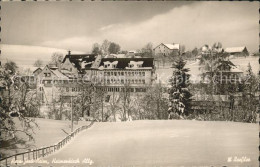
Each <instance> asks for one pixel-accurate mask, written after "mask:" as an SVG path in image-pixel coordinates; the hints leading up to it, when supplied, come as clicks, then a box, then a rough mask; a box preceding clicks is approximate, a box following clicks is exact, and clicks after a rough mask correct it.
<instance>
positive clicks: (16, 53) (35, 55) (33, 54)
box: [0, 44, 85, 68]
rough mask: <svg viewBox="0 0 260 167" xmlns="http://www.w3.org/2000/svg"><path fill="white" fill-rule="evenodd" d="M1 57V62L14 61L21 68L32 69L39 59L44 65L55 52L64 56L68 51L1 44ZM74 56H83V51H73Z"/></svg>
mask: <svg viewBox="0 0 260 167" xmlns="http://www.w3.org/2000/svg"><path fill="white" fill-rule="evenodd" d="M0 49H1V56H0V60H1V61H2V63H5V62H6V61H7V60H12V61H15V62H16V63H17V65H18V66H19V67H21V68H31V67H32V66H33V64H34V62H35V61H36V60H37V59H41V60H42V61H43V63H44V64H46V63H48V62H49V61H50V60H51V55H52V53H54V52H60V53H62V54H63V55H64V56H65V55H66V54H67V52H68V50H65V49H58V48H50V47H43V46H31V45H8V44H1V45H0ZM71 52H72V53H74V54H83V53H85V52H81V51H71Z"/></svg>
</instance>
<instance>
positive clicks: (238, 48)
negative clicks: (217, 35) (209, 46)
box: [225, 46, 246, 53]
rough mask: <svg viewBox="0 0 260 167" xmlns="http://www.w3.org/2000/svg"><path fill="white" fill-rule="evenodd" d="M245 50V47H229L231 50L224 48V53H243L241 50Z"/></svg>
mask: <svg viewBox="0 0 260 167" xmlns="http://www.w3.org/2000/svg"><path fill="white" fill-rule="evenodd" d="M245 48H246V47H245V46H242V47H231V48H226V49H225V52H228V53H235V52H243V50H244V49H245Z"/></svg>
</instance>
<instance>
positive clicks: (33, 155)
mask: <svg viewBox="0 0 260 167" xmlns="http://www.w3.org/2000/svg"><path fill="white" fill-rule="evenodd" d="M32 152H33V160H34V149H33V151H32Z"/></svg>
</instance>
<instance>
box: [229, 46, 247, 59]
mask: <svg viewBox="0 0 260 167" xmlns="http://www.w3.org/2000/svg"><path fill="white" fill-rule="evenodd" d="M225 52H226V53H229V54H230V55H231V56H235V57H246V56H249V52H248V50H247V48H246V47H245V46H243V47H231V48H226V49H225Z"/></svg>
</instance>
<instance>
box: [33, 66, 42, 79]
mask: <svg viewBox="0 0 260 167" xmlns="http://www.w3.org/2000/svg"><path fill="white" fill-rule="evenodd" d="M41 72H42V69H41V68H40V67H38V68H37V69H35V70H34V71H33V76H36V77H37V76H38V75H39V74H40V73H41Z"/></svg>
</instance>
